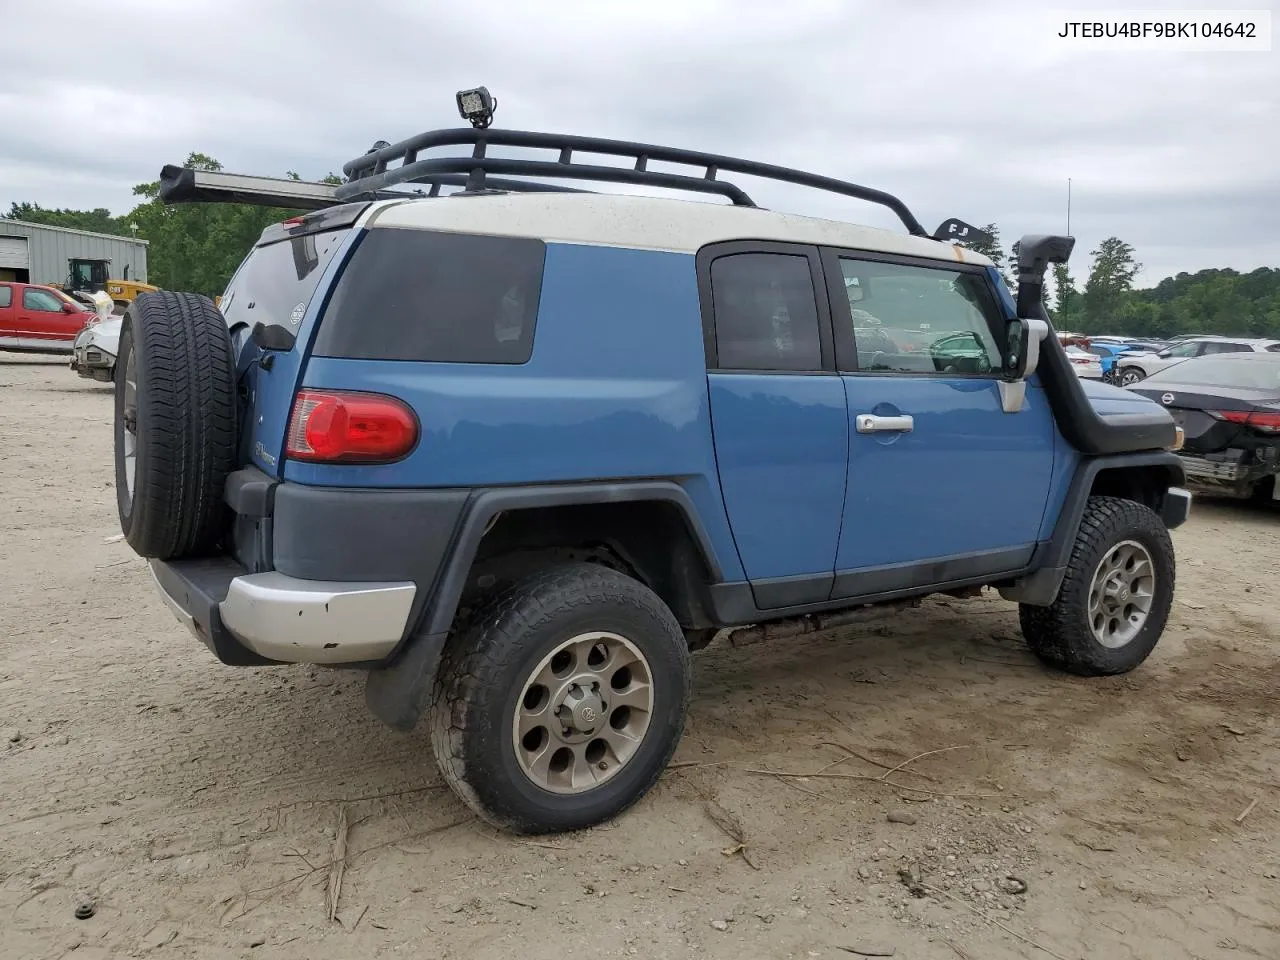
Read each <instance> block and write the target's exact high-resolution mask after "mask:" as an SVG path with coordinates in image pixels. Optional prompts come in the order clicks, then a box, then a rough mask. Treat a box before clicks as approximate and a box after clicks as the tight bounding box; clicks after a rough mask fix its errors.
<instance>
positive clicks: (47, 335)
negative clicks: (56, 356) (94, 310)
mask: <svg viewBox="0 0 1280 960" xmlns="http://www.w3.org/2000/svg"><path fill="white" fill-rule="evenodd" d="M69 306H70V304H68V303H67V302H66V301H65V300H61V299H59V298H58V297H57V296H55V295H54V294H53V293H52V292H51V291H49V290H41V289H40V288H39V287H24V288H23V290H22V301H21V306H20V307H19V308H18V318H17V326H18V336H20V337H27V338H30V339H32V340H52V341H55V342H57V341H62V340H66V341H71V340H74V339H75V337H76V334H77V333H79V332H80V331H81V330H83V329H84V322H85V316H86V314H85V313H84V311H83V310H76V309H75V308H74V307H73V308H71V310H70V311H68V310H67V309H66V307H69Z"/></svg>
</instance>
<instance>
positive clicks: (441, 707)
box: [431, 563, 690, 834]
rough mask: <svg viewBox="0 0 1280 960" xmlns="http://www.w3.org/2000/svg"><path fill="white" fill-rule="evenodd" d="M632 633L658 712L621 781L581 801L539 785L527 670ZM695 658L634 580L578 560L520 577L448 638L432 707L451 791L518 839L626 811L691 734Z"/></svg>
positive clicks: (663, 609)
mask: <svg viewBox="0 0 1280 960" xmlns="http://www.w3.org/2000/svg"><path fill="white" fill-rule="evenodd" d="M596 630H600V631H611V632H614V633H617V634H619V635H620V636H623V637H626V638H627V639H628V640H630V642H631V643H633V644H634V645H635V646H636V647H637V648H638V649H639V650H640V652H641V653H643V654H644V657H645V659H646V660H647V661H648V665H649V670H650V675H651V678H652V683H653V697H654V700H653V710H652V714H651V719H650V723H649V727H648V729H647V731H646V732H645V734H644V737H643V739H642V741H641V744H640V746H639V748H638V749H637V750H636V753H635V754H634V755H633V756H632V757H631V758H630V760H629V761H628V762H627V763H626V765H625V766H624V767H622V768H621V769H619V770H618V772H617V774H616V775H614V776H613V777H611V778H610V779H608V780H606V781H605V782H604V783H602V784H600V785H599V786H596V787H594V788H592V789H589V790H587V791H585V792H583V793H578V794H568V795H566V794H556V793H552V792H550V791H548V790H545V789H543V788H542V787H540V786H538V785H537V784H535V783H534V782H533V780H531V779H530V778H529V777H528V776H527V775H526V774H525V773H524V771H523V770H521V768H520V766H519V764H518V762H517V759H516V754H515V746H514V735H513V731H512V723H513V719H514V716H515V710H516V708H517V706H518V701H519V698H520V695H521V691H522V689H523V686H524V684H525V682H526V681H527V679H528V678H529V676H530V674H531V672H532V671H533V669H534V668H535V667H536V665H537V664H538V663H539V662H540V661H542V660H543V658H544V657H546V656H547V654H548V653H550V652H551V651H552V650H554V649H555V647H556V646H557V645H558V644H560V643H562V642H564V641H565V640H567V639H568V638H570V637H572V636H575V635H577V634H580V633H586V632H590V631H596ZM689 692H690V671H689V651H688V646H687V644H686V643H685V639H684V635H683V633H682V631H681V629H680V625H679V624H678V623H677V622H676V619H675V617H674V616H673V615H672V613H671V611H670V610H669V609H668V608H667V606H666V604H664V603H663V602H662V600H661V599H660V598H659V597H658V596H657V595H656V594H655V593H653V591H651V590H650V589H649V588H648V587H646V586H644V585H643V584H641V583H640V582H638V581H637V580H634V579H632V578H631V577H628V576H625V575H623V574H621V573H618V572H616V571H614V570H610V569H608V568H606V567H601V566H598V565H595V564H587V563H575V564H565V565H562V566H556V567H553V568H550V569H548V570H545V571H543V572H540V573H537V574H535V575H533V576H531V577H528V578H525V579H523V580H520V581H518V582H516V583H514V584H513V585H511V586H510V587H509V588H508V589H506V590H505V591H504V592H503V593H501V594H500V595H498V596H497V597H495V599H494V600H493V601H491V602H490V603H488V604H486V605H485V606H484V607H483V609H481V610H480V611H478V612H477V615H476V616H475V617H473V618H472V620H471V623H470V625H469V626H468V627H467V628H466V629H464V630H463V631H462V632H461V633H459V634H458V635H456V636H454V637H452V638H451V639H450V641H449V643H448V644H446V646H445V650H444V652H443V654H442V657H441V663H440V668H439V670H438V671H437V674H436V684H435V691H434V697H433V702H432V707H431V741H432V746H433V748H434V750H435V755H436V761H437V762H438V764H439V766H440V770H441V772H442V773H443V774H444V777H445V780H446V781H447V782H448V783H449V785H450V787H452V788H453V790H454V792H456V793H457V795H458V796H459V797H460V798H461V799H462V800H463V802H465V803H466V804H467V806H469V807H470V808H471V809H472V810H474V811H475V812H476V814H478V815H479V816H480V817H482V818H483V819H484V820H486V821H488V822H489V823H491V824H493V825H495V826H497V827H499V828H501V829H504V830H510V831H513V832H516V833H525V834H534V833H553V832H561V831H568V830H578V829H582V828H585V827H590V826H592V825H594V824H597V823H600V822H602V821H605V820H608V819H609V818H611V817H614V816H617V815H618V814H619V813H621V812H622V811H624V810H626V809H627V808H628V807H630V806H631V805H632V804H634V803H635V802H636V801H638V800H639V799H640V798H641V797H643V796H644V795H645V794H646V793H647V792H648V791H649V789H650V788H651V787H652V786H653V785H654V783H656V782H657V780H658V777H659V776H660V775H661V773H662V771H663V769H664V768H665V767H666V765H667V761H668V760H670V759H671V754H672V753H673V752H674V751H675V748H676V746H677V744H678V743H679V741H680V735H681V733H682V732H683V729H684V717H685V711H686V708H687V706H688V702H689Z"/></svg>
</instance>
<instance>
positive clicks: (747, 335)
mask: <svg viewBox="0 0 1280 960" xmlns="http://www.w3.org/2000/svg"><path fill="white" fill-rule="evenodd" d="M711 298H712V305H713V309H714V315H715V330H716V356H717V360H718V363H717V366H718V367H719V368H720V369H722V370H819V369H821V368H822V347H821V341H820V339H819V334H818V301H817V296H816V294H815V293H814V288H813V274H812V272H811V271H810V268H809V258H808V257H806V256H803V255H798V254H787V253H736V254H730V255H728V256H723V257H718V258H717V259H716V260H715V261H714V262H713V263H712V264H711Z"/></svg>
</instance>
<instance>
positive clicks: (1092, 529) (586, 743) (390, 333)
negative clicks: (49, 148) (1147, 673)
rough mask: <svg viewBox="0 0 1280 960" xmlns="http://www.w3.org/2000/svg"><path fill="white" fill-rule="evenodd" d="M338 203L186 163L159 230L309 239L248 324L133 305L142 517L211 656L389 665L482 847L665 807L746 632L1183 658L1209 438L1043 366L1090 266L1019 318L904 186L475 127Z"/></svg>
mask: <svg viewBox="0 0 1280 960" xmlns="http://www.w3.org/2000/svg"><path fill="white" fill-rule="evenodd" d="M448 147H455V148H456V147H462V148H464V149H462V150H455V151H453V152H452V153H451V154H449V155H445V156H435V157H430V156H426V154H428V153H429V152H431V151H433V150H436V151H438V150H439V148H448ZM502 147H519V148H533V149H543V150H550V151H551V152H552V158H551V159H545V160H532V159H511V158H501V157H497V156H495V155H494V153H495V149H494V148H502ZM583 155H606V156H611V157H615V158H618V157H621V158H625V160H626V161H627V165H626V166H622V165H618V164H616V163H614V164H611V165H610V164H605V163H602V162H600V161H591V160H584V159H582V156H583ZM656 164H662V165H663V166H664V167H666V168H667V169H671V168H673V167H675V168H679V169H682V170H683V171H684V172H657V171H656V170H653V169H650V168H651V166H652V165H656ZM691 167H692V168H694V169H693V170H692V171H691V170H690V168H691ZM344 171H345V173H346V180H345V182H343V183H342V184H340V185H337V186H330V185H327V184H318V183H317V184H312V183H299V182H294V181H269V180H264V179H262V178H252V177H237V176H234V175H229V174H224V173H215V172H208V171H196V170H189V169H188V170H183V169H178V168H174V167H167V168H165V170H164V172H163V174H162V195H163V196H164V198H165V199H166V201H168V202H200V201H228V200H231V201H237V200H238V201H242V202H251V203H272V204H275V205H277V206H280V207H293V208H301V209H304V210H310V211H311V212H307V213H305V214H303V215H300V216H296V217H293V218H291V219H287V220H285V221H284V222H282V223H279V224H277V225H275V226H272V227H270V228H268V229H267V230H266V231H265V232H264V233H263V235H262V237H261V239H260V240H259V241H258V243H257V244H256V246H255V247H254V248H253V250H252V251H251V252H250V253H249V255H248V257H247V258H246V259H245V260H244V262H243V263H242V264H241V266H240V268H239V270H238V271H237V272H236V274H235V276H234V278H233V279H232V280H231V282H230V284H229V286H228V288H227V290H226V292H225V295H224V297H223V299H222V301H221V309H218V308H216V307H215V306H214V303H213V302H212V301H211V300H209V299H208V298H206V297H203V296H197V295H194V294H187V293H173V292H160V293H148V294H143V295H142V296H140V297H139V298H138V299H137V300H136V301H135V302H134V303H133V304H132V305H131V306H130V307H129V309H128V311H127V312H126V314H125V319H124V326H123V331H122V335H121V341H120V355H119V363H118V369H119V371H120V372H119V374H118V376H117V390H116V417H115V440H116V444H115V449H116V480H117V483H116V487H117V495H118V500H119V512H120V520H121V525H122V529H123V531H124V534H125V536H126V537H127V539H128V542H129V544H130V545H131V546H132V548H133V549H134V550H135V551H137V553H139V554H140V555H142V556H143V557H147V558H149V559H150V561H151V564H150V566H151V570H152V573H153V575H154V578H155V580H156V582H157V585H158V586H159V589H160V593H161V596H162V597H163V598H164V599H165V601H166V602H167V603H168V605H169V606H170V607H171V609H172V610H173V612H174V613H175V614H176V615H177V617H178V618H179V619H180V620H181V621H182V622H184V623H185V624H186V625H187V626H188V627H189V628H190V629H191V630H192V631H193V632H194V633H195V635H196V636H197V637H198V638H199V639H200V640H201V641H203V643H204V644H205V645H206V646H207V647H208V648H209V649H210V650H211V651H212V652H213V654H214V656H216V657H217V659H218V660H220V661H221V662H223V663H225V664H230V665H238V666H250V665H259V664H281V663H312V664H324V665H328V666H342V667H353V668H358V669H361V670H364V671H367V675H368V676H367V684H366V700H367V703H368V706H369V708H370V709H371V710H372V711H373V713H374V714H375V715H377V716H378V717H379V718H380V719H382V720H383V721H385V722H386V723H387V724H389V725H390V726H392V727H394V728H396V729H398V730H402V731H408V730H411V729H413V728H414V726H415V725H416V724H417V723H418V721H419V719H420V718H421V717H424V716H428V717H429V718H430V722H429V726H430V729H431V739H432V744H433V747H434V750H435V755H436V757H437V759H438V761H439V764H440V766H441V768H442V770H443V772H444V775H445V777H446V778H447V780H448V782H449V783H450V784H451V785H452V786H453V787H454V788H455V790H456V791H457V792H458V794H459V795H460V796H461V797H462V798H463V800H465V801H466V803H468V804H469V805H470V806H471V807H472V808H473V809H474V810H475V811H476V812H477V813H479V814H480V815H481V816H483V817H485V818H486V819H488V820H489V821H491V822H493V823H495V824H499V825H502V826H504V827H506V828H509V829H512V830H515V831H522V832H536V831H558V830H566V829H573V828H579V827H583V826H586V825H589V824H593V823H597V822H599V821H601V820H603V819H606V818H608V817H611V816H613V815H615V814H617V813H619V812H620V811H621V810H623V809H625V808H626V807H628V806H629V805H630V804H631V803H633V802H634V801H636V800H637V799H638V798H639V797H641V796H642V795H643V794H644V793H645V791H646V790H648V788H649V787H650V786H651V785H652V784H653V783H654V782H655V780H656V779H657V778H658V776H659V774H660V773H661V771H662V770H663V768H664V765H665V764H666V763H667V761H668V759H669V758H670V756H671V754H672V752H673V751H674V749H675V747H676V744H677V741H678V740H679V737H680V735H681V731H682V726H683V722H684V716H685V711H686V708H687V705H688V702H689V697H690V683H689V676H690V661H689V651H690V650H695V649H697V648H699V647H701V646H703V645H705V644H706V643H708V642H709V641H710V640H711V639H712V637H713V635H715V634H716V633H717V632H719V631H721V630H724V629H729V630H746V631H753V632H754V633H756V634H758V635H768V636H783V635H788V634H797V633H802V632H805V631H808V630H815V629H823V628H825V627H828V626H833V625H838V624H844V623H850V622H854V621H856V620H858V619H861V618H864V617H865V616H867V615H868V614H869V613H872V612H875V611H877V610H883V609H885V608H886V607H887V608H890V609H892V608H893V607H894V606H903V605H911V604H914V603H918V600H919V598H920V597H923V596H925V595H926V594H931V593H939V592H945V593H955V594H965V593H972V592H975V591H976V590H978V589H980V588H982V587H992V588H996V589H998V590H999V591H1000V593H1001V595H1002V596H1003V597H1005V598H1007V599H1008V600H1011V601H1015V602H1017V603H1019V604H1020V616H1021V624H1022V630H1023V633H1024V635H1025V637H1026V641H1027V643H1028V645H1029V646H1030V649H1031V650H1032V651H1033V652H1034V653H1035V654H1036V655H1037V656H1038V657H1039V658H1041V659H1042V660H1043V661H1044V662H1045V663H1047V664H1049V665H1050V666H1052V667H1054V668H1057V669H1060V670H1064V671H1068V672H1072V673H1076V674H1082V675H1102V674H1117V673H1123V672H1125V671H1128V670H1132V669H1133V668H1134V667H1136V666H1138V665H1139V664H1140V663H1142V662H1143V660H1144V659H1145V658H1146V657H1147V656H1148V654H1149V653H1150V652H1151V650H1152V648H1153V647H1154V646H1155V644H1156V642H1157V640H1158V639H1159V637H1160V635H1161V633H1162V631H1163V630H1164V627H1165V622H1166V619H1167V617H1168V615H1169V608H1170V603H1171V600H1172V596H1173V589H1174V553H1173V548H1172V546H1171V542H1170V537H1169V532H1168V530H1169V528H1171V527H1175V526H1177V525H1178V524H1180V523H1182V522H1183V521H1184V520H1185V519H1186V517H1187V513H1188V510H1189V505H1190V499H1191V498H1190V495H1189V494H1188V493H1187V492H1186V491H1185V490H1184V489H1182V488H1181V485H1182V483H1183V480H1184V478H1183V471H1182V467H1181V466H1180V463H1179V460H1178V458H1177V456H1175V454H1174V453H1173V452H1172V451H1173V450H1174V449H1175V448H1176V447H1177V446H1178V443H1179V436H1178V431H1177V429H1176V428H1175V426H1174V423H1173V421H1172V420H1171V418H1170V416H1169V414H1168V413H1167V412H1166V411H1164V410H1163V409H1161V408H1160V406H1159V405H1158V404H1156V403H1153V402H1151V401H1149V400H1147V399H1145V398H1143V397H1140V396H1138V395H1136V394H1133V393H1131V392H1124V391H1121V390H1118V389H1114V388H1111V387H1108V386H1105V385H1101V384H1096V383H1086V382H1082V381H1081V380H1080V379H1079V378H1077V377H1076V376H1075V374H1074V373H1073V372H1072V369H1071V365H1070V363H1069V362H1068V360H1067V357H1066V354H1065V353H1064V352H1063V348H1062V346H1061V345H1060V344H1059V342H1058V339H1057V337H1056V336H1053V335H1051V329H1050V326H1049V323H1048V317H1047V315H1046V312H1045V310H1044V307H1043V289H1042V287H1043V278H1044V273H1045V270H1046V267H1047V266H1048V264H1050V263H1060V262H1064V261H1065V260H1066V259H1067V257H1068V256H1069V254H1070V251H1071V247H1072V244H1073V241H1072V240H1071V239H1070V238H1066V237H1053V236H1028V237H1024V238H1023V239H1022V241H1021V246H1020V251H1021V252H1020V257H1019V264H1018V268H1019V283H1018V290H1017V300H1016V304H1015V300H1014V299H1013V298H1012V297H1011V295H1010V293H1009V291H1008V289H1007V288H1006V287H1005V286H1004V284H1003V283H1002V281H1001V280H1000V275H999V273H998V272H997V271H996V270H995V268H994V267H993V266H992V264H991V262H990V261H989V260H987V259H986V258H985V257H983V256H980V255H979V254H977V253H975V252H973V251H972V250H969V249H966V248H965V247H963V246H960V245H957V244H955V243H953V242H951V241H952V240H953V239H955V238H956V237H961V238H963V237H964V236H965V235H966V231H971V230H972V228H969V227H967V226H966V225H964V224H963V223H962V222H960V221H955V220H951V221H947V223H945V224H944V225H943V227H941V228H939V230H938V231H936V232H935V234H934V235H930V234H928V233H927V231H925V230H924V229H923V228H922V227H921V226H920V223H919V222H918V221H917V220H916V218H915V217H914V216H913V215H912V214H911V212H910V211H909V210H908V209H907V207H906V206H905V205H903V203H902V202H901V201H899V200H898V199H897V198H895V197H893V196H890V195H889V194H886V193H883V192H880V191H877V190H872V189H868V188H865V187H861V186H857V185H855V184H850V183H845V182H842V181H838V180H832V179H829V178H825V177H820V176H816V175H813V174H808V173H803V172H801V171H797V170H791V169H786V168H781V167H775V166H769V165H765V164H760V163H754V162H748V161H743V160H736V159H733V158H730V157H722V156H713V155H708V154H701V153H694V152H691V151H686V150H676V149H670V148H665V147H658V146H650V145H645V144H637V143H624V142H618V141H606V140H598V139H593V138H585V137H570V136H559V135H552V134H535V133H524V132H516V131H507V130H492V129H488V128H487V125H483V124H475V125H474V128H467V127H463V128H460V129H455V130H443V131H434V132H431V133H426V134H422V135H419V136H416V137H413V138H411V139H408V140H405V141H403V142H400V143H397V144H386V143H382V142H380V143H379V144H377V145H375V147H374V149H373V150H371V151H369V152H368V153H366V154H364V155H363V156H360V157H357V158H356V159H355V160H352V161H351V162H349V163H348V164H346V166H345V167H344ZM726 175H739V176H755V177H763V178H770V179H773V180H777V181H784V182H787V183H791V184H798V185H801V186H807V187H812V188H815V189H819V190H825V191H829V192H831V193H834V194H840V195H843V196H846V197H853V198H858V199H862V200H865V201H870V202H872V203H875V204H880V205H882V206H884V207H887V208H889V209H890V210H892V211H893V212H894V213H895V214H896V215H897V216H898V218H899V219H900V220H901V221H902V223H903V225H904V226H905V228H906V232H905V233H899V232H895V231H888V230H881V229H872V228H868V227H864V226H857V225H853V224H849V223H842V222H836V221H831V220H822V219H813V218H807V217H801V216H793V215H788V214H785V213H776V212H768V211H765V210H762V209H759V208H757V207H756V206H755V205H754V204H753V203H752V202H751V199H750V198H749V196H748V195H747V194H746V193H745V192H744V191H743V189H742V188H741V186H739V185H738V184H736V183H734V182H732V181H730V180H726V179H724V177H725V176H726ZM500 178H505V179H500ZM549 178H550V179H554V180H557V181H574V180H588V181H595V182H597V183H599V182H605V183H608V182H615V183H617V182H622V183H628V184H635V185H647V186H653V187H663V188H678V189H686V190H690V191H695V192H699V193H703V194H711V195H718V196H719V197H720V198H721V199H725V200H728V201H730V202H728V203H723V202H691V201H687V200H685V201H681V200H672V199H657V198H652V197H642V196H633V195H625V196H624V195H610V194H601V193H594V192H587V191H584V190H580V189H569V188H566V187H561V186H558V185H556V184H552V183H548V182H547V180H548V179H549ZM442 187H451V188H457V187H461V189H460V190H458V191H457V192H453V193H448V192H445V193H442V191H441V188H442ZM970 235H972V234H970ZM922 331H923V332H922Z"/></svg>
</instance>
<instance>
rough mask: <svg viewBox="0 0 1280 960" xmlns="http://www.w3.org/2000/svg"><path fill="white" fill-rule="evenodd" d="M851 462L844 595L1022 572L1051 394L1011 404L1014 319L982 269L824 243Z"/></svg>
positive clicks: (1031, 387) (1048, 448)
mask: <svg viewBox="0 0 1280 960" xmlns="http://www.w3.org/2000/svg"><path fill="white" fill-rule="evenodd" d="M823 259H824V265H825V268H826V269H825V273H826V277H827V282H828V286H829V289H830V291H831V312H832V324H833V328H834V335H835V346H836V357H837V361H838V363H839V368H840V372H841V375H842V378H843V382H844V387H845V392H846V394H847V397H848V408H849V433H848V436H849V444H848V448H849V462H848V483H847V486H846V494H845V504H844V516H843V522H842V529H841V534H840V543H839V549H838V552H837V555H836V575H835V583H834V589H833V591H832V597H833V598H840V599H845V598H851V597H861V596H873V595H877V594H884V593H892V592H894V591H898V590H913V589H917V588H920V587H924V586H930V585H937V584H945V583H952V582H957V581H962V580H974V579H980V578H984V577H989V576H993V575H996V574H1000V573H1006V572H1011V571H1014V570H1017V569H1019V568H1021V567H1024V566H1025V565H1026V564H1027V563H1028V562H1029V561H1030V560H1031V555H1032V552H1033V551H1034V549H1035V546H1036V541H1037V538H1038V535H1039V530H1040V524H1041V520H1042V518H1043V516H1044V510H1045V504H1046V500H1047V497H1048V492H1049V484H1050V479H1051V474H1052V469H1053V456H1054V453H1053V451H1054V438H1055V426H1054V422H1053V418H1052V415H1051V413H1050V410H1049V405H1048V401H1047V399H1046V397H1045V395H1044V392H1043V390H1042V389H1041V388H1040V387H1039V386H1038V385H1036V384H1035V383H1034V381H1033V382H1032V383H1029V384H1028V385H1027V390H1026V398H1025V402H1024V405H1023V406H1022V408H1021V409H1020V410H1018V411H1017V412H1014V413H1006V412H1004V410H1003V407H1002V403H1001V393H1000V377H1001V375H1000V369H1001V366H1002V362H1001V356H1002V347H1001V345H1002V344H1003V341H1004V329H1005V324H1006V322H1007V320H1006V318H1005V317H1004V315H1003V310H1002V309H1001V308H1000V306H999V303H1000V300H999V298H998V297H997V295H996V292H995V288H994V286H993V277H992V276H991V275H990V274H988V273H987V271H985V270H983V269H982V268H980V267H971V266H965V265H962V264H953V263H942V262H939V261H933V260H920V259H915V258H908V257H892V256H879V255H872V254H867V253H860V252H855V251H837V250H824V252H823Z"/></svg>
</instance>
